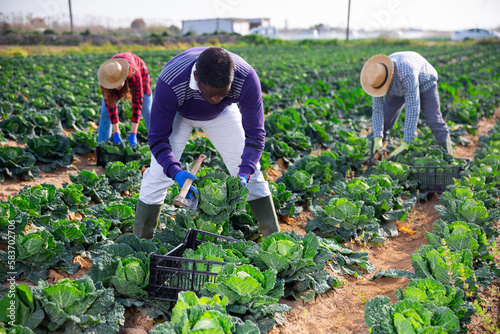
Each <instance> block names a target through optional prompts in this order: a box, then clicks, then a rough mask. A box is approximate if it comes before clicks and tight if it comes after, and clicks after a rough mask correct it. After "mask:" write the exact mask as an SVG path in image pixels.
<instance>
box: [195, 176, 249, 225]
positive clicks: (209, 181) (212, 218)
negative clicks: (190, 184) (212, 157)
mask: <svg viewBox="0 0 500 334" xmlns="http://www.w3.org/2000/svg"><path fill="white" fill-rule="evenodd" d="M196 185H197V188H198V190H199V191H200V194H199V195H197V196H199V204H198V216H197V217H196V218H195V221H199V223H197V226H198V228H199V229H202V230H204V231H207V232H211V233H217V234H220V233H221V232H222V231H223V230H226V231H227V230H228V222H229V217H230V216H231V215H232V214H233V213H235V212H236V211H237V210H238V209H239V205H241V204H242V202H243V201H244V200H245V198H246V195H247V193H248V189H247V188H245V187H243V186H242V185H241V184H240V181H239V179H238V178H236V177H231V176H229V175H228V174H226V173H224V172H208V173H207V174H205V175H202V176H200V177H198V180H197V181H196Z"/></svg>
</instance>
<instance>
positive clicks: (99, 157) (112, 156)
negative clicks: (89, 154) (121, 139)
mask: <svg viewBox="0 0 500 334" xmlns="http://www.w3.org/2000/svg"><path fill="white" fill-rule="evenodd" d="M95 155H96V164H97V166H102V167H106V164H107V163H108V162H114V161H121V162H123V163H124V164H126V163H127V162H130V161H134V160H139V159H141V155H140V154H127V152H124V153H122V154H118V153H111V152H108V151H106V149H104V148H103V147H101V146H96V148H95Z"/></svg>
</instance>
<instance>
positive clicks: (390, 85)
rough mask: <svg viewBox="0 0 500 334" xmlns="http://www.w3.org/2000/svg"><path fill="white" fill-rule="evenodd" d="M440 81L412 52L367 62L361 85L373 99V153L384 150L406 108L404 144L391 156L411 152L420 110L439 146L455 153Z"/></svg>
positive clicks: (431, 68) (430, 68)
mask: <svg viewBox="0 0 500 334" xmlns="http://www.w3.org/2000/svg"><path fill="white" fill-rule="evenodd" d="M437 80H438V74H437V71H436V69H435V68H434V67H433V66H432V65H431V64H430V63H429V62H428V61H427V60H426V59H425V58H424V57H422V56H421V55H420V54H418V53H416V52H412V51H406V52H396V53H393V54H391V55H389V56H386V55H376V56H373V57H372V58H370V59H369V60H368V61H367V62H366V63H365V65H364V66H363V69H362V70H361V86H362V87H363V90H364V91H365V92H366V93H367V94H369V95H371V96H372V97H373V113H372V123H373V149H372V152H371V153H372V154H375V153H376V152H377V151H381V150H382V140H386V139H387V138H388V136H389V130H391V129H392V128H393V127H394V124H395V123H396V120H397V119H398V117H399V114H400V113H401V110H402V109H403V106H405V110H406V111H405V113H406V114H405V126H404V134H403V143H402V144H401V146H399V147H398V149H396V150H394V151H393V152H392V153H391V155H390V156H389V157H391V158H392V157H394V156H396V155H398V154H399V153H401V152H403V151H404V150H406V149H408V146H409V144H410V143H411V142H412V141H413V139H414V138H415V130H416V128H417V122H418V116H419V113H420V110H422V113H423V114H424V117H425V119H426V121H427V123H428V124H429V127H430V128H431V131H432V134H433V135H434V137H435V138H436V141H437V143H438V144H439V145H440V146H441V147H443V148H444V149H445V150H446V151H447V152H448V154H453V150H452V147H451V139H450V133H449V131H448V127H447V126H446V123H445V121H444V120H443V116H442V114H441V109H440V102H439V93H438V90H437ZM384 95H385V96H384Z"/></svg>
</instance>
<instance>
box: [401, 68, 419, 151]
mask: <svg viewBox="0 0 500 334" xmlns="http://www.w3.org/2000/svg"><path fill="white" fill-rule="evenodd" d="M402 83H403V86H404V87H405V91H406V94H405V129H404V134H403V141H404V142H405V143H407V144H409V143H411V142H412V141H413V139H415V130H416V129H417V123H418V116H419V114H420V89H419V85H418V75H417V74H416V73H413V75H407V76H406V77H405V78H403V80H402Z"/></svg>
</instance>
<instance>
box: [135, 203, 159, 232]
mask: <svg viewBox="0 0 500 334" xmlns="http://www.w3.org/2000/svg"><path fill="white" fill-rule="evenodd" d="M161 207H162V204H145V203H144V202H142V201H141V200H139V199H138V200H137V206H136V207H135V219H134V230H133V231H134V234H135V235H137V236H138V237H139V239H151V238H152V237H153V235H154V234H155V230H156V225H157V224H158V219H159V218H160V211H161Z"/></svg>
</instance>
